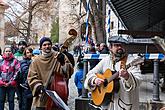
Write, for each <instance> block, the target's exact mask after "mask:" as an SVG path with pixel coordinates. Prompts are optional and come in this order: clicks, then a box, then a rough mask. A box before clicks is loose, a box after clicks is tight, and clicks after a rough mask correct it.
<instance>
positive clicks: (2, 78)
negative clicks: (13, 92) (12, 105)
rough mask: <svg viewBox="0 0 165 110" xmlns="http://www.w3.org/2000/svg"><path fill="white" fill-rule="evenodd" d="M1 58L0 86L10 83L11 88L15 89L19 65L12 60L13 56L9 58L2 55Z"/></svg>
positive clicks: (15, 60) (14, 59) (16, 61)
mask: <svg viewBox="0 0 165 110" xmlns="http://www.w3.org/2000/svg"><path fill="white" fill-rule="evenodd" d="M2 58H3V59H2V60H1V62H0V86H2V85H4V84H5V83H10V85H11V86H14V87H15V86H16V85H17V83H16V78H17V75H18V72H19V69H20V63H19V61H18V60H17V59H16V58H14V56H13V54H12V55H11V56H10V57H9V58H7V57H6V56H5V55H3V56H2Z"/></svg>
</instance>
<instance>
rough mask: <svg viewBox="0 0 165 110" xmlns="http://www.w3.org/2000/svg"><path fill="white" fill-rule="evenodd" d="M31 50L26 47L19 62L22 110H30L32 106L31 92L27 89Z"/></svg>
mask: <svg viewBox="0 0 165 110" xmlns="http://www.w3.org/2000/svg"><path fill="white" fill-rule="evenodd" d="M32 52H33V49H32V48H30V47H28V48H25V50H24V52H23V60H21V61H20V63H21V74H22V83H21V84H20V86H21V87H22V88H23V89H22V109H23V110H31V105H32V100H33V96H32V92H31V90H30V88H29V85H28V83H27V74H28V70H29V66H30V64H31V61H32V56H33V54H32Z"/></svg>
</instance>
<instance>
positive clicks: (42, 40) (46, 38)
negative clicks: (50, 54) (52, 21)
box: [40, 37, 52, 48]
mask: <svg viewBox="0 0 165 110" xmlns="http://www.w3.org/2000/svg"><path fill="white" fill-rule="evenodd" d="M45 41H49V42H50V43H51V45H52V41H51V40H50V38H48V37H42V38H41V40H40V48H41V47H42V44H43V43H44V42H45Z"/></svg>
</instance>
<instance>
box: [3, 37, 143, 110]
mask: <svg viewBox="0 0 165 110" xmlns="http://www.w3.org/2000/svg"><path fill="white" fill-rule="evenodd" d="M126 44H127V41H126V40H124V39H123V38H122V37H119V36H115V37H111V38H109V47H108V46H107V45H106V44H105V43H101V44H96V45H93V46H89V48H88V51H85V50H83V47H81V46H80V45H79V47H76V46H75V48H74V49H73V50H74V51H75V52H74V54H76V55H75V56H78V60H77V62H75V59H74V55H72V54H71V53H69V51H68V47H66V46H65V45H61V46H60V47H59V46H58V45H57V44H55V45H53V44H52V41H51V40H50V38H48V37H43V38H41V40H40V44H39V49H37V48H32V47H31V46H28V45H27V43H26V42H25V41H20V42H19V43H18V47H17V45H15V44H14V45H12V46H6V47H5V48H4V50H3V52H2V51H0V52H2V54H1V57H0V59H1V60H0V110H4V105H5V102H6V100H7V101H8V103H9V110H14V97H17V99H18V102H19V110H31V109H34V110H62V109H61V106H60V105H59V104H58V103H55V102H54V101H53V100H52V99H51V97H49V96H48V95H47V90H51V91H56V92H57V94H58V95H59V96H60V97H61V99H62V100H63V102H64V103H65V104H66V105H67V101H68V96H69V87H68V83H69V79H70V78H71V76H72V75H73V73H75V74H74V83H75V85H76V87H77V92H78V97H81V95H82V88H83V86H84V87H85V88H86V89H87V90H88V91H89V92H94V91H95V90H97V89H98V88H99V87H101V86H105V87H106V86H107V85H109V84H110V83H111V82H109V79H108V78H107V79H104V78H101V77H98V76H99V75H98V74H99V73H100V74H101V75H104V73H105V72H106V71H107V70H108V69H109V70H111V73H112V76H113V75H114V76H115V77H114V79H113V86H114V87H113V90H112V91H111V92H110V93H108V94H107V93H106V96H105V97H106V98H105V99H104V101H103V102H102V103H101V104H99V106H100V107H102V108H103V109H104V110H123V109H125V108H126V107H128V109H129V110H138V109H139V95H138V92H139V85H140V83H141V81H142V77H141V70H140V66H139V65H133V66H131V67H130V68H126V67H127V65H128V64H129V63H131V62H132V61H134V59H135V58H134V56H132V55H128V53H127V51H126V49H125V45H126ZM79 49H80V50H79ZM77 52H80V53H77ZM83 53H89V54H96V53H97V54H108V56H107V57H105V58H103V59H102V60H90V61H89V65H90V68H89V69H90V71H89V72H88V73H87V75H86V78H85V79H83V74H84V63H83ZM74 67H77V68H76V69H75V71H74ZM96 73H98V74H96ZM108 74H109V73H108ZM83 82H84V83H83ZM99 89H100V88H99ZM99 89H98V90H99ZM96 97H98V96H96ZM107 97H108V98H107ZM98 98H99V97H98Z"/></svg>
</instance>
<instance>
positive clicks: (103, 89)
mask: <svg viewBox="0 0 165 110" xmlns="http://www.w3.org/2000/svg"><path fill="white" fill-rule="evenodd" d="M143 62H144V58H138V59H135V60H133V61H132V62H131V63H129V64H128V65H126V66H125V68H126V69H128V68H130V67H132V66H136V65H138V64H141V63H143ZM118 75H119V72H116V73H114V74H112V71H111V70H110V69H107V70H106V71H105V72H104V73H103V74H100V73H96V76H97V77H98V78H101V79H104V83H102V84H101V85H99V86H96V89H95V90H94V91H92V99H93V103H94V104H95V105H101V104H102V103H103V100H104V96H105V94H106V93H111V92H112V91H113V88H114V81H113V80H114V79H115V78H117V77H118Z"/></svg>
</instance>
